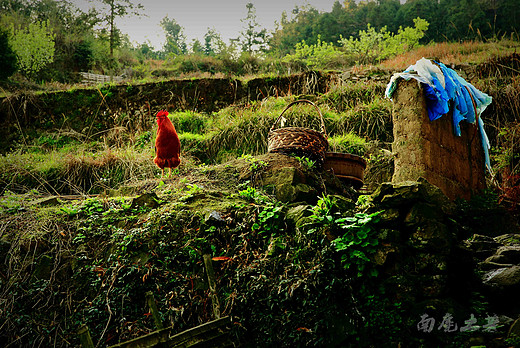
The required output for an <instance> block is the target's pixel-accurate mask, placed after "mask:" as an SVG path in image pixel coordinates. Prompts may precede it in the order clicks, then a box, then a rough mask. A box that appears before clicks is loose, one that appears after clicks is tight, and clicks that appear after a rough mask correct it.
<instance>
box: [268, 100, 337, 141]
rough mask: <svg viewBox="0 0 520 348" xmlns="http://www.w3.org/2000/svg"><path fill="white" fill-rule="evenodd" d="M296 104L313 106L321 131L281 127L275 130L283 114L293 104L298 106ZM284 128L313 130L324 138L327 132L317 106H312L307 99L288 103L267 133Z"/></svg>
mask: <svg viewBox="0 0 520 348" xmlns="http://www.w3.org/2000/svg"><path fill="white" fill-rule="evenodd" d="M298 103H308V104H310V105H312V106H314V108H315V109H316V111H318V115H319V116H320V121H321V131H317V130H314V129H311V128H306V127H283V128H275V127H276V125H277V124H278V122H279V121H280V119H281V118H282V116H283V114H284V113H285V112H286V111H287V110H288V109H289V108H290V107H291V106H293V105H295V104H298ZM286 128H292V129H295V128H301V129H309V130H313V131H315V132H318V133H321V134H323V135H324V136H325V138H327V131H326V129H325V121H324V120H323V115H322V113H321V110H320V109H319V108H318V106H316V104H314V103H313V102H311V101H310V100H307V99H298V100H295V101H293V102H291V103H289V104H288V105H287V106H286V107H285V109H283V111H282V112H281V113H280V116H278V118H277V119H276V121H274V123H273V125H272V126H271V128H270V129H269V133H271V132H272V131H275V130H279V129H286Z"/></svg>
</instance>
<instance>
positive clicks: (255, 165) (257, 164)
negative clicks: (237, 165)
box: [240, 154, 268, 172]
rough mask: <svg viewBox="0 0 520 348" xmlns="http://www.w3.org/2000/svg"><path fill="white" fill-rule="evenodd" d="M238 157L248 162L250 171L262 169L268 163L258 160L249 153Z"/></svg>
mask: <svg viewBox="0 0 520 348" xmlns="http://www.w3.org/2000/svg"><path fill="white" fill-rule="evenodd" d="M240 158H242V159H244V160H245V161H246V162H247V163H249V164H250V167H249V168H250V169H251V171H252V172H257V171H259V170H261V169H264V168H266V167H267V165H268V164H267V163H266V162H265V161H262V160H259V159H258V158H256V157H253V156H251V155H249V154H247V155H242V156H241V157H240Z"/></svg>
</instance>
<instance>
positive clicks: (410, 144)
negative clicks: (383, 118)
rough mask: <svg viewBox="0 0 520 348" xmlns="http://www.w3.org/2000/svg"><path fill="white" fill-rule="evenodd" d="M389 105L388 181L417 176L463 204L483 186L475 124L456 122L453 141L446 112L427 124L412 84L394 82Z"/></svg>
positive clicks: (419, 92)
mask: <svg viewBox="0 0 520 348" xmlns="http://www.w3.org/2000/svg"><path fill="white" fill-rule="evenodd" d="M393 101H394V104H393V111H392V118H393V124H394V142H393V144H392V151H393V153H395V154H396V158H395V170H394V175H393V177H392V182H394V183H399V182H404V181H408V180H411V181H417V180H418V178H420V177H423V178H425V179H426V180H427V181H428V182H430V183H432V184H433V185H435V186H437V187H439V188H440V189H441V190H442V191H443V192H444V194H445V195H446V196H448V197H449V198H450V199H455V198H458V197H460V198H464V199H468V198H470V197H471V195H472V194H474V193H476V192H478V191H481V190H482V189H484V188H485V187H486V181H485V165H484V151H483V149H482V145H481V141H480V135H479V132H478V128H477V127H476V126H475V125H473V124H470V123H467V122H464V121H463V122H461V124H460V126H461V133H462V135H461V136H460V137H459V136H455V135H454V133H453V126H452V115H451V113H450V114H448V115H445V116H443V117H441V118H439V119H437V120H435V121H430V120H429V118H428V112H427V109H426V100H425V97H424V94H423V90H422V88H421V87H419V85H418V83H417V81H415V80H413V79H412V80H410V81H405V80H400V81H399V85H398V87H397V89H396V91H395V92H394V95H393Z"/></svg>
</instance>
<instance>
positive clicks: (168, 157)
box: [153, 110, 181, 177]
mask: <svg viewBox="0 0 520 348" xmlns="http://www.w3.org/2000/svg"><path fill="white" fill-rule="evenodd" d="M157 125H158V126H159V128H158V129H157V138H155V158H154V160H153V161H154V163H155V164H157V166H158V167H159V168H161V170H162V175H161V177H163V176H164V168H165V167H167V168H168V169H169V172H168V177H170V176H171V174H172V168H175V167H177V166H178V165H179V164H180V163H181V160H180V158H179V155H180V153H181V142H180V141H179V136H178V135H177V132H176V131H175V127H174V126H173V123H172V121H170V119H169V118H168V111H166V110H161V111H159V112H158V113H157Z"/></svg>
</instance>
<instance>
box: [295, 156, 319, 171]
mask: <svg viewBox="0 0 520 348" xmlns="http://www.w3.org/2000/svg"><path fill="white" fill-rule="evenodd" d="M294 158H296V159H297V160H298V162H300V165H301V166H302V167H304V168H306V169H314V166H315V164H316V161H313V160H311V159H309V158H308V157H299V156H294Z"/></svg>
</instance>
